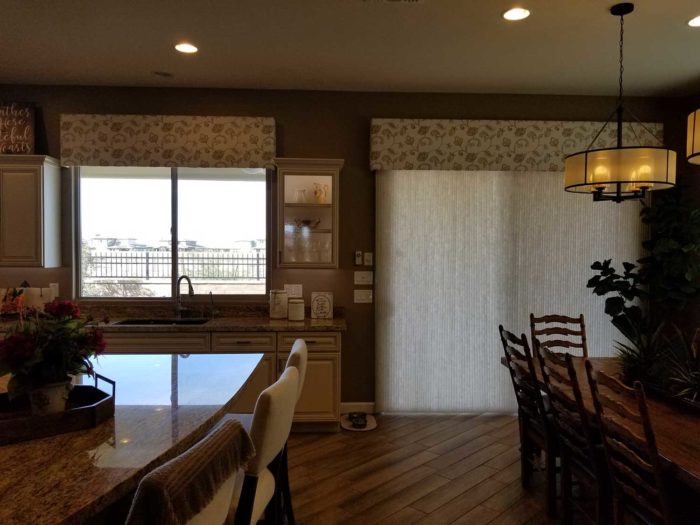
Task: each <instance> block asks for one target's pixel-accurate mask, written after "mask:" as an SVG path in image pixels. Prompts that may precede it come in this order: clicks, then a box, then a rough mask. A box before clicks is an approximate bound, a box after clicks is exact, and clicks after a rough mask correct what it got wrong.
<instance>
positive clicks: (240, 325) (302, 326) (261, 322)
mask: <svg viewBox="0 0 700 525" xmlns="http://www.w3.org/2000/svg"><path fill="white" fill-rule="evenodd" d="M136 318H138V319H150V318H151V317H150V316H146V315H145V316H138V317H137V316H134V317H133V319H136ZM153 318H156V317H153ZM121 320H122V319H120V318H114V319H110V320H109V322H108V323H104V322H95V326H98V327H99V328H100V329H101V330H103V331H104V332H110V333H113V332H116V333H122V332H123V333H129V332H139V333H143V332H154V333H156V332H344V331H346V330H347V323H346V322H345V319H344V318H342V317H335V318H333V319H310V318H308V317H307V318H306V319H304V320H303V321H288V320H287V319H270V318H269V317H267V316H266V315H256V316H251V315H245V316H231V317H215V318H213V319H209V320H208V321H207V322H206V323H204V324H198V325H172V324H167V325H150V324H137V325H120V324H116V323H118V322H119V321H121ZM14 324H15V322H2V323H0V332H5V331H7V330H8V329H9V328H10V327H11V326H14Z"/></svg>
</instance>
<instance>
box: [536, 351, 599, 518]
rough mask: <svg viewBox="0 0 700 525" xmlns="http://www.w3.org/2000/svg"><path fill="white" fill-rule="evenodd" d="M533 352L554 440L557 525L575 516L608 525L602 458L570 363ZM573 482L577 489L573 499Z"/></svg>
mask: <svg viewBox="0 0 700 525" xmlns="http://www.w3.org/2000/svg"><path fill="white" fill-rule="evenodd" d="M534 346H535V354H536V355H537V360H538V362H539V364H540V369H541V371H542V379H543V382H544V385H545V392H546V393H547V397H548V399H549V408H550V411H551V414H552V419H553V420H554V425H555V429H556V434H557V438H558V440H559V454H560V456H561V500H562V521H563V523H572V522H573V519H574V512H576V514H577V515H580V516H581V517H582V518H584V519H585V520H586V521H587V522H588V523H591V524H594V525H596V524H597V525H604V524H608V523H610V520H611V509H612V499H611V498H610V482H609V474H608V470H607V465H606V463H605V453H604V451H603V446H602V442H601V438H600V433H599V432H598V430H597V428H596V427H595V426H594V425H592V424H591V423H592V422H591V421H589V417H588V413H587V412H586V409H585V406H584V404H583V396H582V395H581V388H580V386H579V383H578V378H577V376H576V369H575V368H574V364H573V358H572V356H571V354H561V353H556V352H552V351H551V350H549V349H547V348H543V347H542V346H541V345H540V344H539V342H538V341H537V340H535V342H534ZM574 481H576V482H577V484H578V485H579V487H580V489H581V490H580V491H579V493H580V494H579V497H577V498H574V494H573V486H574ZM591 500H592V501H593V502H594V504H593V505H590V502H591Z"/></svg>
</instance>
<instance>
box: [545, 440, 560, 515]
mask: <svg viewBox="0 0 700 525" xmlns="http://www.w3.org/2000/svg"><path fill="white" fill-rule="evenodd" d="M545 461H546V467H545V468H546V475H547V515H548V516H549V517H550V518H556V517H557V456H556V454H554V452H553V451H552V447H551V446H549V447H547V451H546V459H545Z"/></svg>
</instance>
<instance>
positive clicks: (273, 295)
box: [270, 290, 287, 319]
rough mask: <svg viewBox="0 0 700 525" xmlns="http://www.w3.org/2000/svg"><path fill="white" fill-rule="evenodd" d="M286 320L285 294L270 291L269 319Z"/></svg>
mask: <svg viewBox="0 0 700 525" xmlns="http://www.w3.org/2000/svg"><path fill="white" fill-rule="evenodd" d="M286 318H287V292H286V291H284V290H270V319H286Z"/></svg>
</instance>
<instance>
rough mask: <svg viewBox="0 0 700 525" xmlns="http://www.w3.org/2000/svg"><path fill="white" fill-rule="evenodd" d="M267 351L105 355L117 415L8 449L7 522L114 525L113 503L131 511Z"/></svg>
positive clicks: (3, 489) (0, 512)
mask: <svg viewBox="0 0 700 525" xmlns="http://www.w3.org/2000/svg"><path fill="white" fill-rule="evenodd" d="M262 357H263V356H262V354H253V353H251V354H192V355H187V354H183V355H177V354H140V355H104V356H101V357H100V358H99V360H98V362H97V364H96V365H95V368H96V371H97V372H98V373H99V374H101V375H104V376H106V377H109V378H111V379H113V380H115V381H116V395H115V404H116V408H115V413H114V417H113V418H110V419H108V420H107V421H105V422H103V423H100V424H98V425H97V426H96V427H93V428H90V429H86V430H79V431H76V432H69V433H65V434H58V435H55V436H52V437H46V438H43V439H34V440H30V441H23V442H20V443H14V444H11V445H4V446H0V472H2V476H0V523H1V524H3V525H20V524H22V525H25V524H28V523H31V524H32V525H56V524H69V523H70V524H73V523H101V524H102V523H111V522H112V521H110V519H112V518H113V516H114V514H115V512H117V511H116V510H114V509H115V507H119V509H120V510H123V508H124V506H125V505H126V509H127V510H128V505H129V503H130V497H131V495H132V494H133V492H134V491H135V489H136V487H137V485H138V483H139V481H140V480H141V478H142V477H143V476H144V475H145V474H147V473H148V472H150V471H151V470H152V469H154V468H155V467H157V466H159V465H161V464H163V463H165V462H166V461H168V460H169V459H172V458H174V457H175V456H177V455H178V454H180V453H182V452H184V451H185V450H187V449H188V448H189V447H191V446H192V445H193V444H195V443H196V442H197V441H198V440H200V439H201V438H202V437H203V436H204V435H205V434H206V433H207V432H208V431H209V430H210V429H211V428H212V427H213V426H214V425H215V424H216V422H217V421H218V420H219V419H220V418H221V417H222V416H223V415H224V414H225V413H226V412H228V411H230V410H229V409H230V408H231V406H232V404H233V403H234V401H235V399H236V397H237V395H238V392H239V391H240V390H241V387H242V386H243V385H244V384H245V382H246V381H247V380H248V378H249V377H250V376H251V374H252V373H253V372H254V371H255V370H256V368H257V367H258V366H260V363H261V360H262ZM87 382H88V383H90V382H91V380H90V379H88V381H87ZM1 383H2V382H0V384H1ZM108 518H110V519H108ZM121 522H122V523H123V519H122V520H121Z"/></svg>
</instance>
